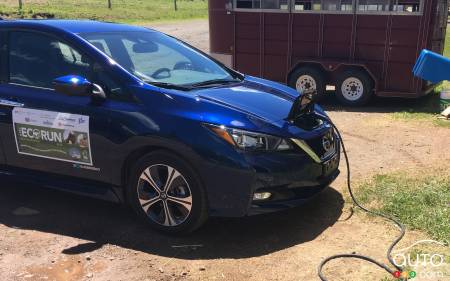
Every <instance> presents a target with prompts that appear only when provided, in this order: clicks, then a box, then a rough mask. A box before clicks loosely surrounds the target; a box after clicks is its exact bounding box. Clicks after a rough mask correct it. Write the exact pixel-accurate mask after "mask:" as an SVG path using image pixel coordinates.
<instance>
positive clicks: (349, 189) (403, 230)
mask: <svg viewBox="0 0 450 281" xmlns="http://www.w3.org/2000/svg"><path fill="white" fill-rule="evenodd" d="M314 114H315V115H316V116H317V118H319V119H321V120H322V121H325V122H328V123H329V124H331V126H332V127H333V128H334V130H335V131H336V134H337V136H338V138H339V142H340V143H341V146H342V151H343V153H344V156H345V162H346V165H347V188H348V192H349V193H350V196H351V198H352V200H353V203H354V204H355V205H356V206H357V207H358V208H360V209H361V210H363V211H364V212H366V213H369V214H372V215H375V216H379V217H382V218H384V219H386V220H388V221H391V222H393V223H394V224H395V225H396V226H398V228H399V229H400V234H399V235H398V236H397V238H396V239H395V240H394V242H392V244H391V245H390V246H389V248H388V251H387V259H388V260H389V262H390V264H391V265H392V266H394V267H395V268H396V269H397V271H400V272H401V271H402V268H401V267H399V266H397V265H396V264H395V262H394V260H393V258H392V256H391V253H392V250H393V249H394V247H395V246H396V245H397V244H398V243H399V242H400V241H401V240H402V239H403V237H404V236H405V232H406V228H405V226H404V225H403V224H402V223H401V222H400V221H398V220H396V219H394V218H392V217H390V216H387V215H385V214H383V213H378V212H375V211H372V210H369V209H367V208H366V207H364V206H363V205H361V204H360V203H359V202H358V200H357V199H356V197H355V195H354V194H353V190H352V186H351V173H350V161H349V159H348V155H347V150H346V149H345V144H344V140H343V139H342V136H341V133H340V132H339V130H338V128H337V127H336V125H335V124H334V123H333V122H332V121H331V120H330V118H328V117H326V116H323V115H321V114H318V113H314ZM341 258H352V259H361V260H365V261H367V262H370V263H373V264H375V265H377V266H378V267H380V268H382V269H384V270H385V271H387V272H388V273H389V274H391V275H394V273H395V271H394V270H392V269H391V268H390V267H389V266H388V265H386V264H384V263H381V262H379V261H377V260H375V259H373V258H371V257H368V256H364V255H358V254H339V255H334V256H330V257H328V258H326V259H325V260H323V261H322V262H321V263H320V265H319V268H318V274H319V278H320V280H322V281H328V279H327V278H326V277H325V276H324V274H323V272H322V271H323V268H324V266H325V265H326V264H327V263H328V262H330V261H332V260H335V259H341ZM399 280H408V278H402V277H400V278H399Z"/></svg>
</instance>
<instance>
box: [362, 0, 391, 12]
mask: <svg viewBox="0 0 450 281" xmlns="http://www.w3.org/2000/svg"><path fill="white" fill-rule="evenodd" d="M389 7H390V0H359V2H358V11H364V12H382V11H386V12H388V11H389Z"/></svg>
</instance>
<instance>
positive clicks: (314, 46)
mask: <svg viewBox="0 0 450 281" xmlns="http://www.w3.org/2000/svg"><path fill="white" fill-rule="evenodd" d="M209 9H210V17H209V21H210V35H211V39H210V40H211V53H212V55H213V56H215V57H217V58H218V59H219V60H221V61H223V62H225V63H226V64H228V65H230V66H232V67H234V68H235V69H237V70H239V71H242V72H244V73H248V74H251V75H256V76H260V77H264V78H267V79H271V80H275V81H279V82H284V83H288V84H290V85H291V86H293V87H297V88H298V89H303V88H304V87H307V86H311V85H313V86H315V87H316V88H317V89H318V90H320V89H322V90H323V91H324V89H325V86H326V85H335V86H336V90H337V91H336V92H337V93H338V94H340V95H341V96H344V97H345V95H346V94H347V97H348V98H349V99H350V100H349V102H347V103H348V104H352V101H351V99H352V98H354V99H355V101H354V102H353V103H354V104H360V103H362V102H361V101H357V100H356V97H359V96H361V95H359V96H358V94H357V93H358V89H360V90H361V89H362V88H363V89H364V90H361V91H363V94H362V95H369V94H371V93H372V92H375V93H376V94H377V95H380V96H399V97H418V96H421V95H424V94H426V93H427V90H429V89H432V87H431V86H430V85H427V84H426V82H424V81H422V80H420V79H417V78H414V77H413V75H412V73H411V70H412V67H413V65H414V62H415V60H416V58H417V57H418V55H419V53H420V51H421V50H422V49H424V48H427V49H431V50H433V51H435V52H438V53H442V52H443V47H444V40H445V32H446V27H447V16H448V8H447V0H371V1H368V0H353V1H352V0H232V1H231V0H210V6H209ZM308 71H309V72H308ZM299 75H300V76H299ZM352 75H353V76H354V77H353V78H354V80H352V79H349V78H352ZM301 77H303V78H302V79H304V80H298V79H297V78H301ZM346 78H347V79H346ZM358 81H359V82H358ZM322 84H323V85H322ZM299 87H300V88H299ZM355 89H356V90H355ZM352 91H356V92H352ZM354 93H356V94H354ZM319 94H321V93H319ZM343 101H344V102H346V100H345V98H344V99H343Z"/></svg>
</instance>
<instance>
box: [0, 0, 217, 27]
mask: <svg viewBox="0 0 450 281" xmlns="http://www.w3.org/2000/svg"><path fill="white" fill-rule="evenodd" d="M111 2H112V9H108V7H107V4H108V1H107V0H23V3H24V4H23V8H22V10H21V11H19V9H18V4H17V3H18V1H17V0H2V1H0V16H3V17H13V18H17V17H20V18H74V19H93V20H103V21H113V22H122V23H134V24H145V23H148V22H155V21H175V20H182V19H193V18H206V17H207V15H208V3H207V1H206V0H177V5H178V11H175V10H174V4H173V0H111Z"/></svg>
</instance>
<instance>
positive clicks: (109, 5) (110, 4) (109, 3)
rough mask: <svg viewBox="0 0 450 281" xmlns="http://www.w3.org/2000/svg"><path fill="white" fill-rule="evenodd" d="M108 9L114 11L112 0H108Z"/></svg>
mask: <svg viewBox="0 0 450 281" xmlns="http://www.w3.org/2000/svg"><path fill="white" fill-rule="evenodd" d="M108 9H112V3H111V0H108Z"/></svg>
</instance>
